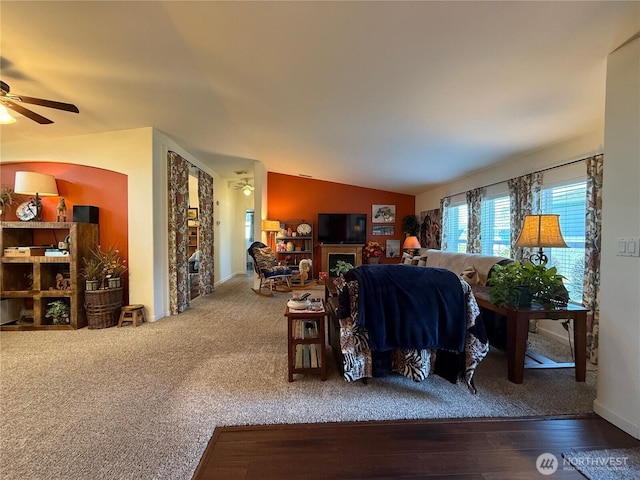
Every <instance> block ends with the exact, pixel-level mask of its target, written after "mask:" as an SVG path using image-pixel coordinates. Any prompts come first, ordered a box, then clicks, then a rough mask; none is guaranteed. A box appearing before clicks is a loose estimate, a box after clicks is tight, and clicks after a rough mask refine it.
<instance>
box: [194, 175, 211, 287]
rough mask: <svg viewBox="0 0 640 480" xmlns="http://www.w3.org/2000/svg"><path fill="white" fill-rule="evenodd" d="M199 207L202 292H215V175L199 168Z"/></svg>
mask: <svg viewBox="0 0 640 480" xmlns="http://www.w3.org/2000/svg"><path fill="white" fill-rule="evenodd" d="M198 207H199V209H200V215H199V220H200V228H199V229H198V246H199V249H200V271H199V273H200V275H199V277H200V294H201V295H203V294H204V295H206V294H208V293H211V292H213V283H214V280H213V272H214V263H213V262H214V258H213V243H214V238H213V177H212V176H211V175H209V174H208V173H206V172H203V171H202V170H200V169H198Z"/></svg>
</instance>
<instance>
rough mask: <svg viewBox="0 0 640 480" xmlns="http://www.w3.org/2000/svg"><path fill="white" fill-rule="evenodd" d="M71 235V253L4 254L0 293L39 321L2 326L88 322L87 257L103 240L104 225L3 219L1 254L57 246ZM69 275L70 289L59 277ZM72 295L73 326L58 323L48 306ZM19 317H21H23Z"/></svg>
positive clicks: (57, 327) (29, 327) (45, 326)
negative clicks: (61, 284) (60, 283)
mask: <svg viewBox="0 0 640 480" xmlns="http://www.w3.org/2000/svg"><path fill="white" fill-rule="evenodd" d="M66 236H69V238H70V251H69V255H68V256H64V257H47V256H42V255H40V256H33V257H9V256H6V255H3V256H2V257H0V267H1V268H0V294H1V295H2V300H3V301H4V300H6V301H15V302H20V304H21V305H20V309H21V310H24V311H28V312H29V313H30V314H32V315H33V324H31V325H25V324H20V322H17V323H16V322H14V323H10V324H5V325H2V330H68V329H76V328H82V327H84V326H86V324H87V319H86V315H85V309H84V281H83V280H82V279H81V269H82V265H81V261H82V258H83V257H88V256H89V254H90V249H91V248H94V247H95V246H96V245H98V243H99V233H98V225H96V224H93V223H76V222H0V252H2V253H4V249H5V248H9V247H21V246H33V245H43V246H44V245H48V246H57V242H58V241H62V240H63V239H64V238H65V237H66ZM58 274H63V275H65V277H68V278H69V282H70V287H69V288H68V289H64V290H58V289H57V288H56V275H58ZM60 299H67V300H68V303H69V313H70V318H69V324H68V325H52V324H51V319H49V318H47V317H46V316H45V313H46V310H47V304H48V303H49V302H51V301H54V300H60ZM16 320H20V319H19V318H18V319H16Z"/></svg>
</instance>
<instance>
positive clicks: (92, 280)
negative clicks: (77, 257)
mask: <svg viewBox="0 0 640 480" xmlns="http://www.w3.org/2000/svg"><path fill="white" fill-rule="evenodd" d="M82 261H83V262H84V268H83V269H82V275H83V276H84V280H85V289H86V290H89V291H91V290H97V289H98V288H100V285H101V284H102V280H103V278H102V262H101V261H100V260H99V259H98V258H96V257H95V256H91V257H89V258H86V257H83V258H82Z"/></svg>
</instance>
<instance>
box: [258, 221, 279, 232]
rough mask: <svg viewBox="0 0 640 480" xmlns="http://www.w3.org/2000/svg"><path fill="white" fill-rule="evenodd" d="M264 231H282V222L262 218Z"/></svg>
mask: <svg viewBox="0 0 640 480" xmlns="http://www.w3.org/2000/svg"><path fill="white" fill-rule="evenodd" d="M262 231H263V232H278V231H280V222H279V221H278V220H262Z"/></svg>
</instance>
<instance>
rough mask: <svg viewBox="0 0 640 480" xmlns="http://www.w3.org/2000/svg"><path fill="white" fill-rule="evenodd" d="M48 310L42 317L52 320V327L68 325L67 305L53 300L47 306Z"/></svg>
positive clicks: (61, 301)
mask: <svg viewBox="0 0 640 480" xmlns="http://www.w3.org/2000/svg"><path fill="white" fill-rule="evenodd" d="M47 305H48V306H49V308H47V311H46V312H45V314H44V316H45V317H47V318H52V319H53V324H54V325H69V305H68V304H67V302H65V301H64V300H55V301H53V302H50V303H48V304H47Z"/></svg>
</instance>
